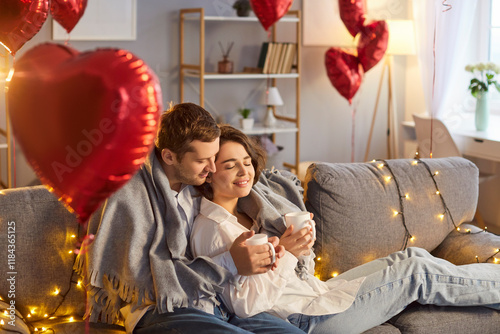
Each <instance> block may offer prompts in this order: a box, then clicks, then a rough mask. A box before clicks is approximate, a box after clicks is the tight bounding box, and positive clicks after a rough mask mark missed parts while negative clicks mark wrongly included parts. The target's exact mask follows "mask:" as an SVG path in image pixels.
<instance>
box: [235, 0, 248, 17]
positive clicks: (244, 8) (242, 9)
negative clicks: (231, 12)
mask: <svg viewBox="0 0 500 334" xmlns="http://www.w3.org/2000/svg"><path fill="white" fill-rule="evenodd" d="M233 8H234V9H236V15H238V16H248V15H249V14H250V11H251V10H252V6H251V5H250V1H249V0H236V1H235V3H234V4H233Z"/></svg>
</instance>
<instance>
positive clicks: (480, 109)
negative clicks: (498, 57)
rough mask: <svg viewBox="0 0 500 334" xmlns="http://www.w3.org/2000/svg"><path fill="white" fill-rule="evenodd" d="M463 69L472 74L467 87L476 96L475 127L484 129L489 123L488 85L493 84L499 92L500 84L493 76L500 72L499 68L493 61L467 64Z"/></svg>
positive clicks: (479, 129)
mask: <svg viewBox="0 0 500 334" xmlns="http://www.w3.org/2000/svg"><path fill="white" fill-rule="evenodd" d="M465 70H466V71H467V72H471V73H472V74H473V75H474V77H473V78H472V79H471V81H470V85H469V89H470V91H471V94H472V96H474V97H475V98H476V117H475V123H476V129H477V130H478V131H485V130H486V129H487V128H488V123H489V109H490V105H489V104H490V97H489V86H490V85H493V86H494V87H495V88H496V89H497V90H498V91H499V92H500V84H499V83H498V82H497V80H496V78H495V76H496V75H498V74H499V73H500V68H499V66H498V65H496V64H494V63H479V64H475V65H467V66H466V67H465Z"/></svg>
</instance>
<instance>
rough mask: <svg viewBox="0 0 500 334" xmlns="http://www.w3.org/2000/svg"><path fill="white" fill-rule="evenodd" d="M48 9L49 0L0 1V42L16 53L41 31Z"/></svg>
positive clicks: (13, 53)
mask: <svg viewBox="0 0 500 334" xmlns="http://www.w3.org/2000/svg"><path fill="white" fill-rule="evenodd" d="M48 10H49V0H3V1H0V44H1V45H3V46H4V47H5V48H6V49H7V50H8V51H9V52H10V53H11V54H12V55H15V54H16V52H17V50H19V49H20V48H21V47H22V46H23V45H24V43H26V42H27V41H29V40H30V39H31V38H32V37H33V36H35V35H36V34H37V32H38V31H40V28H41V27H42V25H43V23H44V22H45V20H46V19H47V15H48Z"/></svg>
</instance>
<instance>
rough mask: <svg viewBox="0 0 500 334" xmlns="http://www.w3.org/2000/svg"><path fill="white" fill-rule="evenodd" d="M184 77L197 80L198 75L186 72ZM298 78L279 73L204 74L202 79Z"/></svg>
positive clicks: (291, 74) (289, 74) (296, 74)
mask: <svg viewBox="0 0 500 334" xmlns="http://www.w3.org/2000/svg"><path fill="white" fill-rule="evenodd" d="M184 75H185V76H186V77H191V78H199V77H200V73H199V72H194V71H186V72H185V74H184ZM298 77H299V74H298V73H281V74H263V73H231V74H220V73H205V74H204V75H203V78H204V79H205V80H214V79H216V80H220V79H224V80H226V79H261V80H262V79H267V78H271V79H296V78H298Z"/></svg>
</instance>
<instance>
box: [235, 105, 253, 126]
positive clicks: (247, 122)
mask: <svg viewBox="0 0 500 334" xmlns="http://www.w3.org/2000/svg"><path fill="white" fill-rule="evenodd" d="M238 113H239V114H240V115H241V117H242V118H241V119H240V122H241V124H240V125H241V128H242V129H243V130H249V129H251V128H253V122H254V119H253V118H250V114H251V113H252V109H248V108H240V109H238Z"/></svg>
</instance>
